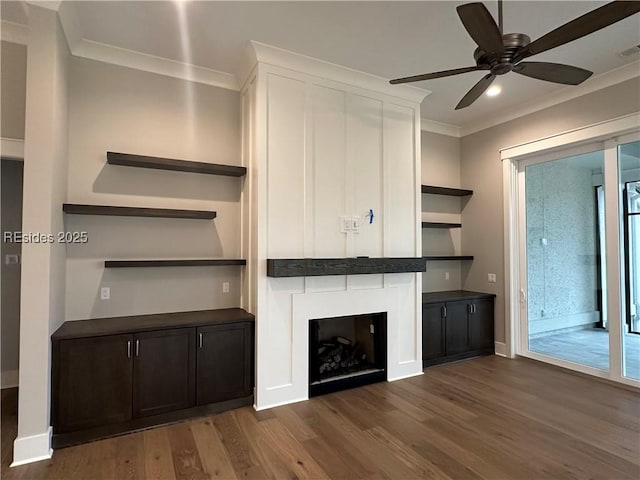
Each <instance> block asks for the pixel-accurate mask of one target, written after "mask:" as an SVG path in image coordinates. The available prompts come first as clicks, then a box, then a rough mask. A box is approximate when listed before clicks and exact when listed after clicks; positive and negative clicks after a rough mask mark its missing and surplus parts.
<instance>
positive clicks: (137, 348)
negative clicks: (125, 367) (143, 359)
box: [136, 340, 140, 357]
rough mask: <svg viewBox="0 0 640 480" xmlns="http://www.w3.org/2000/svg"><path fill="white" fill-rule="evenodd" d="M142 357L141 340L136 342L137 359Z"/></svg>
mask: <svg viewBox="0 0 640 480" xmlns="http://www.w3.org/2000/svg"><path fill="white" fill-rule="evenodd" d="M139 356H140V340H136V357H139Z"/></svg>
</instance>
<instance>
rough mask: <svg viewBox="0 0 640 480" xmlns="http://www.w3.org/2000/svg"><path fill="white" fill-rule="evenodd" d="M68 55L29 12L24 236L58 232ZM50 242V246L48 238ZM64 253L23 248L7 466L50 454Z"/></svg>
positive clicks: (59, 37)
mask: <svg viewBox="0 0 640 480" xmlns="http://www.w3.org/2000/svg"><path fill="white" fill-rule="evenodd" d="M68 61H69V51H68V47H67V45H66V41H65V38H64V34H63V32H62V28H61V26H60V23H59V20H58V15H57V13H56V12H55V11H51V10H47V9H44V8H41V7H37V6H34V5H30V6H29V41H28V49H27V101H26V120H25V145H24V204H23V225H22V231H23V234H25V233H28V232H32V233H42V234H45V235H50V234H52V235H53V236H54V237H55V236H56V233H57V232H58V231H61V230H64V224H63V214H62V203H63V202H64V200H65V198H66V193H67V136H68V135H67V129H68V126H67V104H68V102H67V65H68ZM54 240H57V239H56V238H54ZM64 285H65V250H64V245H62V244H58V243H55V242H54V243H50V242H49V241H47V242H45V243H26V244H24V245H23V248H22V284H21V301H20V309H21V318H20V390H19V405H18V437H17V438H16V440H15V443H14V457H13V458H14V461H13V464H12V465H13V466H15V465H20V464H23V463H29V462H33V461H37V460H42V459H45V458H48V457H50V456H51V447H50V437H51V429H50V426H49V425H50V421H49V413H50V397H51V347H50V345H51V341H50V337H51V333H52V332H53V331H54V330H55V329H56V328H58V327H59V326H60V324H61V323H62V322H63V321H64V298H65V295H64Z"/></svg>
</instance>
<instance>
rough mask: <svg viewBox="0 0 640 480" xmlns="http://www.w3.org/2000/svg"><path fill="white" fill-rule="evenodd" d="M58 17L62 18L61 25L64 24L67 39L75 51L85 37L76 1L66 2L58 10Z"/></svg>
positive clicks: (71, 48) (71, 49) (70, 48)
mask: <svg viewBox="0 0 640 480" xmlns="http://www.w3.org/2000/svg"><path fill="white" fill-rule="evenodd" d="M58 17H59V18H60V25H62V31H63V32H64V36H65V38H66V39H67V45H68V46H69V50H70V51H71V52H73V50H74V48H76V46H77V45H78V44H79V43H80V42H81V41H82V38H83V37H84V32H83V31H82V27H81V26H80V19H79V18H78V13H77V10H76V6H75V3H74V2H64V3H63V4H62V5H61V6H60V9H59V10H58Z"/></svg>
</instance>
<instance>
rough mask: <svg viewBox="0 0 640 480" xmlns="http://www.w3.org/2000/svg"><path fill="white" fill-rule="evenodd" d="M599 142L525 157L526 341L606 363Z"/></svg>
mask: <svg viewBox="0 0 640 480" xmlns="http://www.w3.org/2000/svg"><path fill="white" fill-rule="evenodd" d="M603 165H604V153H603V151H602V150H596V151H593V152H588V153H582V154H578V155H572V156H567V157H563V158H559V159H556V160H552V161H546V162H540V163H530V164H528V165H524V177H525V218H526V229H525V232H524V233H525V236H526V271H527V277H526V282H527V291H528V302H527V320H528V322H527V333H528V335H527V341H528V344H527V347H528V350H529V351H531V352H534V353H537V354H542V355H545V356H549V357H553V358H556V359H561V360H563V361H566V362H572V363H575V364H579V365H584V366H588V367H592V368H596V369H599V370H603V371H608V370H609V333H608V330H607V328H605V326H604V322H603V314H602V312H603V308H602V304H603V302H602V296H603V290H604V291H605V292H606V286H605V288H603V282H602V268H601V265H600V262H599V259H600V248H601V247H602V246H603V243H604V238H603V237H602V236H601V235H600V231H599V221H598V219H599V215H598V210H599V209H598V206H599V205H598V204H599V202H598V195H600V196H601V197H603V194H604V192H603V190H602V188H603V187H602V176H603V175H602V172H603Z"/></svg>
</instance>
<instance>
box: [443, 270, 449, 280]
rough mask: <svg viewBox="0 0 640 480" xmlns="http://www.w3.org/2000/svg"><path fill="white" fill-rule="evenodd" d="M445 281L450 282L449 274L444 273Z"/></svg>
mask: <svg viewBox="0 0 640 480" xmlns="http://www.w3.org/2000/svg"><path fill="white" fill-rule="evenodd" d="M444 279H445V280H449V272H444Z"/></svg>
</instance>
